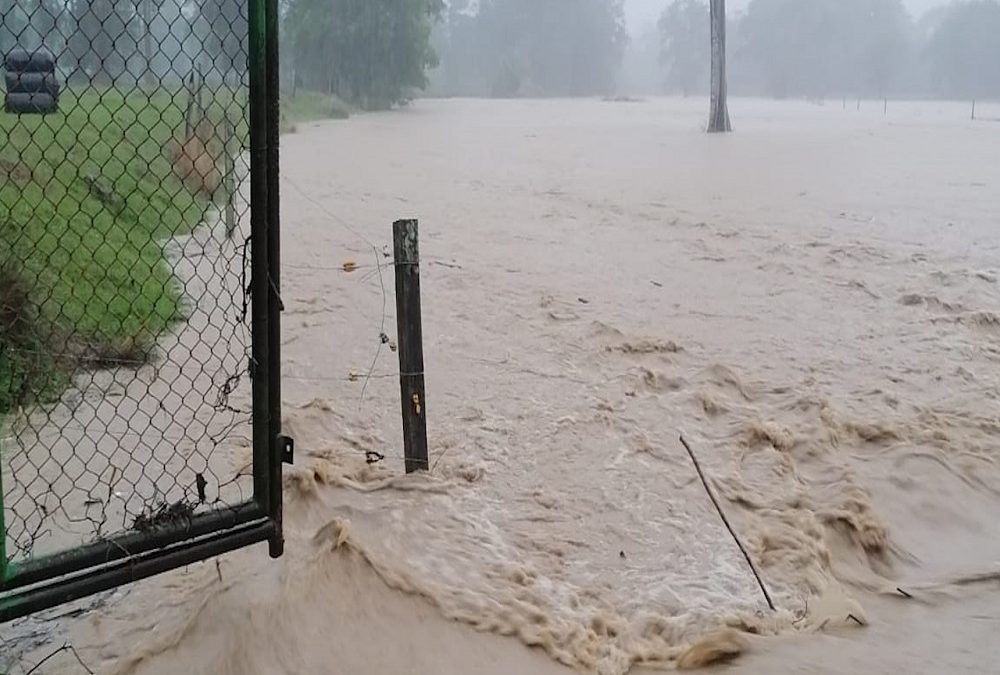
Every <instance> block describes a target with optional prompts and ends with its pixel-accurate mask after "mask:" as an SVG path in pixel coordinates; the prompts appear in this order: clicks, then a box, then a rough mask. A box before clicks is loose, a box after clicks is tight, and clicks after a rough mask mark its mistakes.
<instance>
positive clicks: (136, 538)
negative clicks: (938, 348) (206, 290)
mask: <svg viewBox="0 0 1000 675" xmlns="http://www.w3.org/2000/svg"><path fill="white" fill-rule="evenodd" d="M247 9H248V18H249V75H250V252H251V253H250V255H251V260H250V269H251V280H250V287H251V298H252V310H251V316H252V323H251V339H252V349H251V368H250V372H251V378H252V386H253V393H252V396H253V498H252V499H250V500H249V501H247V502H245V503H243V504H240V505H238V506H227V507H221V508H218V509H216V510H214V511H209V512H206V513H202V514H198V515H195V516H192V517H191V519H190V520H188V521H187V522H184V523H182V524H174V525H167V526H162V527H158V528H156V529H155V530H153V531H150V532H142V533H128V534H122V535H119V536H117V537H113V538H109V539H104V540H101V541H98V542H95V543H92V544H89V545H85V546H82V547H79V548H75V549H71V550H68V551H63V552H60V553H56V554H53V555H48V556H45V557H41V558H36V559H33V560H29V561H27V562H24V563H18V564H15V563H13V562H11V561H10V560H9V559H8V558H7V552H6V529H5V528H4V513H3V508H2V499H3V485H2V475H0V623H3V622H6V621H10V620H12V619H15V618H18V617H22V616H26V615H28V614H31V613H34V612H38V611H40V610H43V609H47V608H50V607H54V606H56V605H60V604H63V603H66V602H71V601H73V600H77V599H80V598H82V597H86V596H88V595H91V594H94V593H99V592H101V591H106V590H109V589H112V588H116V587H118V586H123V585H125V584H129V583H132V582H134V581H138V580H140V579H145V578H147V577H150V576H153V575H156V574H160V573H163V572H167V571H169V570H172V569H176V568H178V567H182V566H185V565H188V564H191V563H194V562H198V561H201V560H205V559H207V558H211V557H213V556H217V555H220V554H222V553H226V552H228V551H233V550H236V549H239V548H244V547H247V546H250V545H252V544H255V543H259V542H263V541H267V542H269V544H270V554H271V557H273V558H277V557H280V556H281V555H282V553H283V550H284V537H283V532H282V491H281V474H282V464H284V463H290V462H291V461H292V441H291V439H289V438H286V437H284V436H282V435H281V367H280V363H281V361H280V360H281V353H280V349H281V342H280V327H281V326H280V312H281V310H282V309H283V307H282V303H281V298H280V276H279V261H280V248H279V247H280V226H279V202H278V123H279V114H280V113H279V104H278V94H279V82H278V72H279V69H278V0H247Z"/></svg>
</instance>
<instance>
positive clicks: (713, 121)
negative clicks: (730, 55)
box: [708, 0, 733, 134]
mask: <svg viewBox="0 0 1000 675" xmlns="http://www.w3.org/2000/svg"><path fill="white" fill-rule="evenodd" d="M710 2H711V20H712V103H711V111H710V113H709V118H708V132H709V133H710V134H711V133H726V132H729V131H732V130H733V128H732V126H731V125H730V123H729V104H728V103H727V101H726V98H727V96H726V0H710Z"/></svg>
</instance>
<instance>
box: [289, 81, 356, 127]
mask: <svg viewBox="0 0 1000 675" xmlns="http://www.w3.org/2000/svg"><path fill="white" fill-rule="evenodd" d="M350 116H351V108H350V106H348V105H347V104H346V103H344V102H343V101H341V100H340V99H339V98H337V97H336V96H333V95H331V94H322V93H319V92H314V91H304V90H299V91H297V92H295V93H294V94H287V95H285V96H282V98H281V133H283V134H284V133H294V132H295V128H296V126H297V125H299V124H302V123H304V122H314V121H318V120H345V119H347V118H348V117H350Z"/></svg>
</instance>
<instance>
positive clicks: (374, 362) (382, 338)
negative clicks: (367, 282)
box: [358, 246, 388, 408]
mask: <svg viewBox="0 0 1000 675" xmlns="http://www.w3.org/2000/svg"><path fill="white" fill-rule="evenodd" d="M372 250H373V251H374V252H375V267H376V268H377V269H378V284H379V287H380V288H381V289H382V325H381V326H380V327H379V334H378V347H377V348H376V349H375V358H373V359H372V365H371V367H369V368H368V375H367V376H365V384H364V386H363V387H361V400H360V401H359V402H358V408H360V407H361V406H363V405H364V403H365V392H366V391H368V381H369V380H370V379H371V374H372V373H374V372H375V366H376V365H377V364H378V358H379V357H380V356H381V355H382V345H383V344H385V343H386V342H388V337H387V336H386V334H385V306H386V302H387V301H386V295H385V281H384V280H383V279H382V268H381V267H380V266H379V264H378V249H377V248H376V247H374V246H372Z"/></svg>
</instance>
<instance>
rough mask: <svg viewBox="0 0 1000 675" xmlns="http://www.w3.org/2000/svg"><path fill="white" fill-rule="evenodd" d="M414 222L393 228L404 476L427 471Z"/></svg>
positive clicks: (418, 279)
mask: <svg viewBox="0 0 1000 675" xmlns="http://www.w3.org/2000/svg"><path fill="white" fill-rule="evenodd" d="M417 229H418V225H417V221H416V220H397V221H396V222H395V223H393V225H392V243H393V252H394V256H395V263H396V265H395V266H396V331H397V338H398V341H399V392H400V396H401V403H402V409H403V455H404V457H405V460H406V473H413V472H414V471H427V470H428V468H430V465H429V463H428V459H427V401H426V397H425V395H424V345H423V328H422V325H421V317H420V252H419V247H418V245H417Z"/></svg>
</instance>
